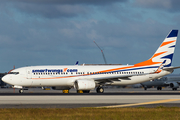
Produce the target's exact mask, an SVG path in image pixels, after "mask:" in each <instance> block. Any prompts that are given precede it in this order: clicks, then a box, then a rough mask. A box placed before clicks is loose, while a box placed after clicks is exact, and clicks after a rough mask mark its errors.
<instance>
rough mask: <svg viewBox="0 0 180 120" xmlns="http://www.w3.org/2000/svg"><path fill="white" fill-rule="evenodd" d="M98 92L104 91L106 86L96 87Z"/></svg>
mask: <svg viewBox="0 0 180 120" xmlns="http://www.w3.org/2000/svg"><path fill="white" fill-rule="evenodd" d="M96 92H97V93H104V88H103V87H98V88H97V89H96Z"/></svg>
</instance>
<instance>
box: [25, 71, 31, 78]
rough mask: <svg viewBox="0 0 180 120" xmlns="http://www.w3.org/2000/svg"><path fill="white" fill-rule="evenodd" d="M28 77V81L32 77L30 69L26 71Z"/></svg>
mask: <svg viewBox="0 0 180 120" xmlns="http://www.w3.org/2000/svg"><path fill="white" fill-rule="evenodd" d="M26 77H27V79H31V77H32V75H31V70H30V69H26Z"/></svg>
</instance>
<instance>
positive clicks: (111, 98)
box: [0, 88, 180, 108]
mask: <svg viewBox="0 0 180 120" xmlns="http://www.w3.org/2000/svg"><path fill="white" fill-rule="evenodd" d="M0 90H1V92H0V108H80V107H97V108H101V107H103V108H104V107H107V108H116V107H157V106H165V107H180V91H172V90H171V89H164V90H162V91H157V90H156V89H152V90H149V91H144V90H143V89H142V88H141V89H139V88H138V89H121V90H117V89H108V90H106V92H105V93H103V94H97V93H95V92H94V91H92V93H90V94H87V93H85V94H80V93H78V94H77V93H75V91H72V92H70V93H69V94H64V93H62V92H60V91H53V90H49V91H44V90H41V89H30V90H28V91H26V92H25V93H23V94H19V93H18V90H15V91H14V90H13V89H4V90H3V91H2V89H0Z"/></svg>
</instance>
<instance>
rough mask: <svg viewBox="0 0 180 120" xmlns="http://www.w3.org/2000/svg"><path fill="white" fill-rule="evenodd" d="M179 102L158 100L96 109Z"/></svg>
mask: <svg viewBox="0 0 180 120" xmlns="http://www.w3.org/2000/svg"><path fill="white" fill-rule="evenodd" d="M179 100H180V99H167V100H158V101H152V102H144V103H134V104H125V105H114V106H102V107H97V108H118V107H130V106H138V105H148V104H158V103H166V102H172V101H179Z"/></svg>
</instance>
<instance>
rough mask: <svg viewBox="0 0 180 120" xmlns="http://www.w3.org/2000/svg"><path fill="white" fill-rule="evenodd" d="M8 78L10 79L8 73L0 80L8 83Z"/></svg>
mask: <svg viewBox="0 0 180 120" xmlns="http://www.w3.org/2000/svg"><path fill="white" fill-rule="evenodd" d="M9 80H10V77H9V76H8V75H5V76H4V77H2V81H3V82H5V83H8V81H9Z"/></svg>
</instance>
